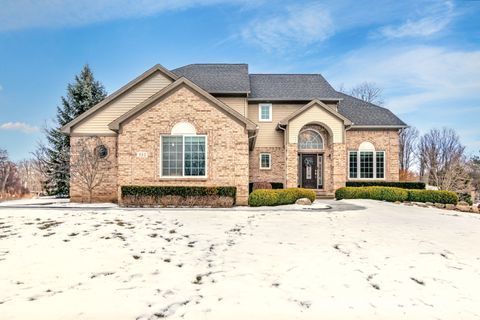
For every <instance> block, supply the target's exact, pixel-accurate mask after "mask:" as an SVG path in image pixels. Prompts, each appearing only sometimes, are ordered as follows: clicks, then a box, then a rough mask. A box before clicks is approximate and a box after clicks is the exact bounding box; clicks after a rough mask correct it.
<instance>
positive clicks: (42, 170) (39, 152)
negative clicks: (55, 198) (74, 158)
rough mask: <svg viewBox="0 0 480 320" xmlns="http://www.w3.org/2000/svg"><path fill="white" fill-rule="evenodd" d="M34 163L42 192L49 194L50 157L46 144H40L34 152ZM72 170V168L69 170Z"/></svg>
mask: <svg viewBox="0 0 480 320" xmlns="http://www.w3.org/2000/svg"><path fill="white" fill-rule="evenodd" d="M32 163H33V166H34V168H35V171H36V172H37V173H38V175H39V180H40V185H41V189H40V190H41V191H42V192H45V193H47V194H48V193H49V188H48V177H49V175H48V169H49V166H48V163H49V156H48V149H47V147H45V145H44V144H42V143H39V144H38V146H37V148H36V149H35V151H34V152H32ZM68 170H70V168H69V169H68Z"/></svg>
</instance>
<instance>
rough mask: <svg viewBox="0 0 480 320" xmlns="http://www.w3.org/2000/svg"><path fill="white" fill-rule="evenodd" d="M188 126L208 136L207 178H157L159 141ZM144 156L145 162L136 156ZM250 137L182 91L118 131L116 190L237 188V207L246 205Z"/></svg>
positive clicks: (221, 113) (217, 111)
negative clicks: (140, 187) (180, 125)
mask: <svg viewBox="0 0 480 320" xmlns="http://www.w3.org/2000/svg"><path fill="white" fill-rule="evenodd" d="M179 122H188V123H190V124H192V125H193V126H194V127H195V128H196V132H197V134H204V135H206V136H207V177H206V178H196V177H189V178H188V177H185V178H176V179H175V178H169V177H161V174H160V137H161V136H162V135H170V133H171V129H172V127H173V126H174V125H175V124H177V123H179ZM139 152H146V153H147V156H146V157H138V156H137V153H139ZM248 176H249V171H248V134H247V131H246V129H245V125H244V124H242V123H240V122H238V121H236V120H233V119H232V117H231V116H229V115H227V114H226V113H225V111H223V110H220V109H219V108H218V107H217V106H215V105H213V104H212V103H211V102H209V101H207V100H206V99H204V98H203V97H201V96H200V95H199V94H196V93H195V92H194V91H192V90H191V89H189V88H187V87H181V88H179V89H178V90H176V91H174V92H173V93H171V94H169V95H168V96H167V97H165V98H164V99H162V100H161V101H160V102H157V103H156V104H154V105H153V106H151V107H149V108H148V109H147V110H145V111H144V112H142V113H141V114H139V115H137V116H135V117H133V118H132V119H131V120H130V121H127V122H125V123H124V124H123V125H122V128H121V131H120V133H119V136H118V185H119V186H122V185H159V186H161V185H165V186H235V187H237V204H242V205H244V204H246V203H247V200H248Z"/></svg>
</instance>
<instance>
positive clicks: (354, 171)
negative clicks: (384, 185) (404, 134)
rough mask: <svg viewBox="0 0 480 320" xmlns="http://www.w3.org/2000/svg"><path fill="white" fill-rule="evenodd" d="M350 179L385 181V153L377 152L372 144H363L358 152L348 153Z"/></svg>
mask: <svg viewBox="0 0 480 320" xmlns="http://www.w3.org/2000/svg"><path fill="white" fill-rule="evenodd" d="M348 164H349V165H348V177H349V178H350V179H384V178H385V151H376V150H375V147H374V146H373V144H371V143H370V142H362V143H361V144H360V147H359V150H358V151H349V152H348Z"/></svg>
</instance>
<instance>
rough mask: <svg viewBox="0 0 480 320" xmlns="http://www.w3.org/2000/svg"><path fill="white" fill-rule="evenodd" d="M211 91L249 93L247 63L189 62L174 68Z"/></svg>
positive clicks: (179, 73)
mask: <svg viewBox="0 0 480 320" xmlns="http://www.w3.org/2000/svg"><path fill="white" fill-rule="evenodd" d="M172 72H173V73H175V74H176V75H178V76H180V77H185V78H187V79H188V80H190V81H192V82H194V83H195V84H196V85H198V86H199V87H201V88H202V89H203V90H205V91H207V92H210V93H248V92H250V81H249V79H248V65H247V64H224V63H222V64H189V65H186V66H183V67H180V68H177V69H174V70H172Z"/></svg>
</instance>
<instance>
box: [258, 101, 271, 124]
mask: <svg viewBox="0 0 480 320" xmlns="http://www.w3.org/2000/svg"><path fill="white" fill-rule="evenodd" d="M258 121H272V104H271V103H260V104H259V105H258Z"/></svg>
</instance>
